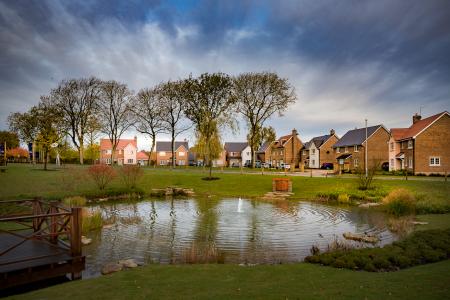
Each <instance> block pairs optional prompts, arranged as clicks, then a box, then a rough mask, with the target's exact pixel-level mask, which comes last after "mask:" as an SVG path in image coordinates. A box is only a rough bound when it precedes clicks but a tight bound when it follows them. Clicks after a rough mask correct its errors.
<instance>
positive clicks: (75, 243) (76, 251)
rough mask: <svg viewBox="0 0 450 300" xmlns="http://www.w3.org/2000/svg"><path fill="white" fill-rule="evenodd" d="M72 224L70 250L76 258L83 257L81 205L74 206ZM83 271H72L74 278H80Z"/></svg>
mask: <svg viewBox="0 0 450 300" xmlns="http://www.w3.org/2000/svg"><path fill="white" fill-rule="evenodd" d="M71 212H72V215H71V226H70V252H71V255H72V257H73V258H74V259H81V258H80V257H81V230H82V228H81V224H82V223H81V207H72V209H71ZM80 278H81V273H79V272H78V273H72V280H74V279H80Z"/></svg>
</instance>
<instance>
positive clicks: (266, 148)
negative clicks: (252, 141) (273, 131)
mask: <svg viewBox="0 0 450 300" xmlns="http://www.w3.org/2000/svg"><path fill="white" fill-rule="evenodd" d="M272 144H273V142H265V143H263V144H262V145H261V147H259V149H258V151H256V160H259V161H260V162H261V163H265V164H270V153H271V152H272Z"/></svg>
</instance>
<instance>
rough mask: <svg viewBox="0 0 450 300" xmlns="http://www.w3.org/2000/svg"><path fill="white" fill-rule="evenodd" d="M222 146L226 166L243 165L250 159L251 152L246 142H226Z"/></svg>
mask: <svg viewBox="0 0 450 300" xmlns="http://www.w3.org/2000/svg"><path fill="white" fill-rule="evenodd" d="M223 148H224V150H225V153H226V165H227V166H228V167H240V166H245V165H249V164H250V163H251V161H252V153H251V150H250V146H249V145H248V143H247V142H242V143H234V142H227V143H225V145H224V146H223Z"/></svg>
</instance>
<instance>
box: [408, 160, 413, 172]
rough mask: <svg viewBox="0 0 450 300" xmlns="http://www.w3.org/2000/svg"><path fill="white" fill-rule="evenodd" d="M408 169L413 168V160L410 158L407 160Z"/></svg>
mask: <svg viewBox="0 0 450 300" xmlns="http://www.w3.org/2000/svg"><path fill="white" fill-rule="evenodd" d="M408 167H409V168H410V169H412V167H413V159H412V157H409V158H408Z"/></svg>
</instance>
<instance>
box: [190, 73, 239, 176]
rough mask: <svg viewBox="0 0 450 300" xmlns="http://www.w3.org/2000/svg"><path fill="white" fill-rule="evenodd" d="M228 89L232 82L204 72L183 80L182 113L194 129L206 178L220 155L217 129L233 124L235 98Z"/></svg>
mask: <svg viewBox="0 0 450 300" xmlns="http://www.w3.org/2000/svg"><path fill="white" fill-rule="evenodd" d="M231 89H232V80H231V78H230V77H229V76H228V75H226V74H223V73H213V74H208V73H205V74H202V75H200V77H198V78H192V77H189V78H188V79H186V80H184V89H183V90H184V95H185V114H186V117H187V118H188V119H190V120H191V121H192V123H193V124H194V126H195V131H196V136H197V138H198V142H197V143H198V144H199V145H200V146H201V147H200V148H201V152H202V156H203V157H204V158H205V161H206V163H207V164H208V166H209V176H210V177H211V174H212V161H213V160H214V159H216V158H218V156H220V149H221V147H218V143H219V144H220V134H219V132H220V129H221V127H223V126H226V125H230V127H232V124H233V112H234V106H235V103H236V99H235V98H233V97H232V96H231Z"/></svg>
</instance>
